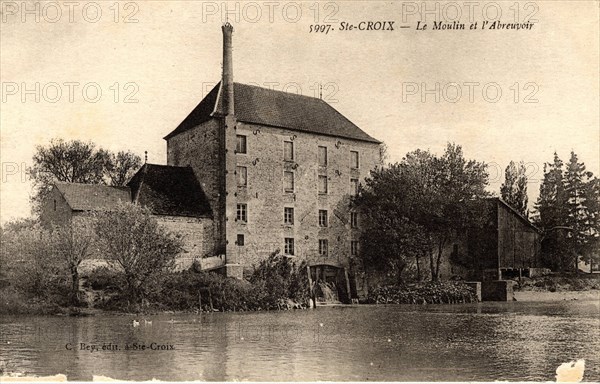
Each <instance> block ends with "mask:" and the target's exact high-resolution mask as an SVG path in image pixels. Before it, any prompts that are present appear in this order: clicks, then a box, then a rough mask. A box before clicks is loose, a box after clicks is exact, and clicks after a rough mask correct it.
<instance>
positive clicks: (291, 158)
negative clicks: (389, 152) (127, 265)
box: [46, 23, 381, 292]
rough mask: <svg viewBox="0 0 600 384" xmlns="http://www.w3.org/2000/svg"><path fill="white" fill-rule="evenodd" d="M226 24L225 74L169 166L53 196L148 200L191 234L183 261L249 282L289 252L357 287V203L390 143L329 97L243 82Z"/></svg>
mask: <svg viewBox="0 0 600 384" xmlns="http://www.w3.org/2000/svg"><path fill="white" fill-rule="evenodd" d="M222 31H223V74H222V79H221V81H220V82H219V83H218V84H217V85H216V86H215V87H214V88H213V89H212V90H211V91H210V92H209V93H208V94H207V95H206V97H205V98H204V99H203V100H202V101H201V102H200V103H199V104H198V105H197V107H196V108H194V110H193V111H192V112H191V113H189V115H188V116H187V117H186V118H185V119H183V121H182V122H181V124H179V126H178V127H176V128H175V129H174V130H173V131H172V132H171V133H169V134H168V135H167V136H166V137H165V138H164V139H165V140H166V142H167V165H166V166H165V165H151V164H146V165H144V166H143V167H142V168H141V169H140V171H139V172H138V173H137V174H136V175H135V176H134V177H133V178H132V180H131V181H130V183H129V188H128V189H127V192H125V193H124V191H123V189H122V188H121V189H118V190H117V189H111V187H100V186H96V187H97V189H98V191H95V190H94V187H89V186H83V185H77V184H71V185H69V186H65V185H57V188H55V189H56V192H55V201H56V199H58V200H59V205H60V204H62V205H63V207H62V208H61V209H62V210H63V211H64V210H67V211H69V210H71V211H73V212H75V211H77V212H85V211H86V210H93V209H94V203H93V202H94V201H96V202H99V201H100V200H101V201H102V202H101V203H99V204H100V205H102V207H103V208H104V209H106V207H107V205H110V204H116V202H117V201H118V200H123V199H125V200H127V199H130V201H133V202H137V203H140V204H144V205H146V206H148V207H150V208H151V209H152V212H153V213H154V214H155V215H156V217H157V218H158V219H159V221H161V222H162V223H163V224H164V225H167V226H168V227H169V228H170V229H172V230H179V231H180V232H182V233H183V235H184V238H185V239H186V240H185V241H186V252H185V254H183V255H182V256H181V263H180V265H181V266H182V267H185V266H189V265H191V263H192V262H193V261H194V260H199V261H200V263H201V265H202V268H203V269H216V270H221V271H223V272H225V273H226V274H227V275H228V276H235V277H241V276H242V275H243V272H244V270H246V271H247V270H248V269H250V268H252V266H253V265H255V264H256V263H257V262H258V261H260V260H262V259H265V258H267V257H268V256H269V255H270V254H272V253H274V252H279V253H280V254H282V255H285V256H288V257H291V258H294V259H296V260H297V261H302V260H305V261H307V262H308V263H309V265H310V266H311V272H312V275H313V277H314V278H319V277H321V278H323V279H325V277H327V276H329V278H330V279H331V278H335V279H338V281H339V283H340V284H341V283H343V284H344V285H347V290H346V291H347V292H348V291H350V289H351V287H350V284H351V281H352V279H348V274H350V275H352V273H353V271H352V268H351V264H352V263H351V260H352V259H353V256H356V255H357V253H358V240H359V231H360V225H361V219H360V216H359V215H358V213H356V212H352V211H351V210H350V208H349V199H350V196H351V195H353V194H355V193H356V192H357V189H358V185H359V183H361V182H362V181H363V180H364V178H365V177H367V176H368V175H369V172H370V171H371V170H372V169H374V168H375V167H376V166H378V165H379V164H380V162H381V155H380V142H379V141H378V140H376V139H374V138H373V137H371V136H369V135H368V134H367V133H365V132H364V131H363V130H361V129H360V128H359V127H357V126H356V125H355V124H353V123H352V122H351V121H350V120H348V119H347V118H346V117H344V116H343V115H342V114H340V113H339V112H338V111H336V110H335V109H334V108H333V107H331V106H330V105H329V104H327V103H326V102H325V101H323V100H321V99H319V98H313V97H307V96H302V95H297V94H292V93H286V92H281V91H274V90H270V89H265V88H260V87H256V86H250V85H245V84H240V83H235V82H234V81H233V80H234V79H233V73H234V72H233V57H232V34H233V28H232V26H231V25H230V24H229V23H227V24H225V25H224V26H223V27H222ZM61 191H68V195H69V196H63V194H62V192H61ZM103 194H104V195H106V196H105V197H106V198H102V196H104V195H103ZM73 196H77V199H73ZM124 196H126V197H124ZM69 199H71V201H75V200H77V201H79V202H81V201H91V202H92V203H91V206H90V204H88V203H86V204H84V205H85V209H80V208H81V207H79V208H78V207H76V206H74V205H77V204H75V203H73V205H70V204H69V201H68V200H69ZM56 204H57V203H56V202H55V203H53V205H54V208H55V210H56ZM59 208H60V207H59ZM61 209H59V211H60V210H61ZM48 211H50V213H48V214H47V215H46V217H49V218H52V217H53V215H52V204H50V205H48ZM63 216H64V215H63ZM63 216H61V217H63ZM328 274H329V275H328ZM336 276H337V277H336ZM340 276H342V278H341V280H340V279H339V278H340ZM352 285H353V284H352ZM352 291H354V288H352Z"/></svg>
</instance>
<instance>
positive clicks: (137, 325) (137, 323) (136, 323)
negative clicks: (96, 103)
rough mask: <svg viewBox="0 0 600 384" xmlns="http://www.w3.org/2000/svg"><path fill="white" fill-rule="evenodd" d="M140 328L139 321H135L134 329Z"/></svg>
mask: <svg viewBox="0 0 600 384" xmlns="http://www.w3.org/2000/svg"><path fill="white" fill-rule="evenodd" d="M139 326H140V322H139V321H137V320H133V327H134V328H135V327H139Z"/></svg>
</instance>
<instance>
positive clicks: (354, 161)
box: [350, 151, 360, 169]
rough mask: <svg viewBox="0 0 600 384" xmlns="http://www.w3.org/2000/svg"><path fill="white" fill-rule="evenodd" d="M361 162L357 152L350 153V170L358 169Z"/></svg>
mask: <svg viewBox="0 0 600 384" xmlns="http://www.w3.org/2000/svg"><path fill="white" fill-rule="evenodd" d="M359 165H360V164H359V162H358V152H357V151H350V168H352V169H358V166H359Z"/></svg>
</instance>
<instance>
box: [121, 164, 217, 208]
mask: <svg viewBox="0 0 600 384" xmlns="http://www.w3.org/2000/svg"><path fill="white" fill-rule="evenodd" d="M128 185H129V186H130V187H131V191H132V195H133V200H134V202H137V203H139V204H140V205H143V206H146V207H148V208H150V210H151V211H152V213H153V214H155V215H168V216H188V217H209V216H212V211H211V208H210V204H209V203H208V199H207V197H206V195H205V194H204V191H203V189H202V186H201V185H200V183H199V182H198V179H197V178H196V175H195V174H194V171H193V170H192V168H191V167H175V166H170V165H156V164H144V166H143V167H142V168H141V169H140V170H139V171H138V172H137V173H136V174H135V176H133V177H132V178H131V181H129V183H128Z"/></svg>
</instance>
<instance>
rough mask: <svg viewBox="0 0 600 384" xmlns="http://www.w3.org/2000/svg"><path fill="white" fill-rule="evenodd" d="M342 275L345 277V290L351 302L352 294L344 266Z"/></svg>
mask: <svg viewBox="0 0 600 384" xmlns="http://www.w3.org/2000/svg"><path fill="white" fill-rule="evenodd" d="M344 276H345V277H346V292H348V299H350V302H351V303H352V294H351V293H350V279H349V278H348V270H347V269H346V268H344Z"/></svg>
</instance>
